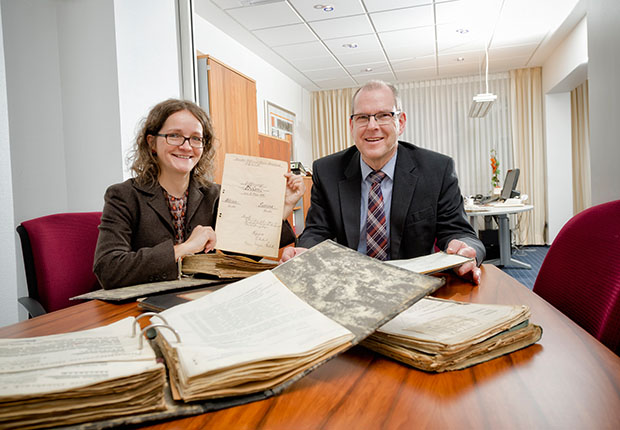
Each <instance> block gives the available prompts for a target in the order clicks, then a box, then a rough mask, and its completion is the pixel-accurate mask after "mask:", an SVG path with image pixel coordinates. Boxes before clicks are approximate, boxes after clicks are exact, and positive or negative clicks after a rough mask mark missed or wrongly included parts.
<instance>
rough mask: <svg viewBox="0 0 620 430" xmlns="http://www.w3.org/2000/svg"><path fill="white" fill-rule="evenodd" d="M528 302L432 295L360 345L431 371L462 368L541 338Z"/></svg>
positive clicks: (540, 332)
mask: <svg viewBox="0 0 620 430" xmlns="http://www.w3.org/2000/svg"><path fill="white" fill-rule="evenodd" d="M529 318H530V310H529V308H528V307H527V306H526V305H494V304H493V305H491V304H478V303H464V302H457V301H452V300H443V299H438V298H434V297H428V298H425V299H422V300H420V301H419V302H417V303H416V304H414V305H413V306H412V307H410V308H409V309H407V310H406V311H405V312H403V313H401V314H400V315H398V316H397V317H396V318H394V319H393V320H391V321H389V322H388V323H387V324H385V325H383V326H382V327H380V328H379V329H378V330H377V331H376V332H375V333H374V334H372V335H371V336H370V337H368V338H367V339H366V340H364V342H362V345H364V346H366V347H367V348H369V349H372V350H373V351H376V352H379V353H381V354H384V355H386V356H388V357H391V358H394V359H396V360H399V361H402V362H403V363H406V364H409V365H410V366H412V367H415V368H418V369H422V370H425V371H428V372H444V371H448V370H458V369H464V368H466V367H469V366H473V365H474V364H478V363H482V362H484V361H488V360H491V359H493V358H496V357H499V356H501V355H504V354H508V353H510V352H513V351H516V350H519V349H521V348H525V347H526V346H529V345H531V344H533V343H535V342H537V341H538V340H539V339H540V338H541V336H542V329H541V328H540V327H539V326H537V325H534V324H531V323H530V322H529Z"/></svg>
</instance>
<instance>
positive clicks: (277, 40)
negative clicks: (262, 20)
mask: <svg viewBox="0 0 620 430" xmlns="http://www.w3.org/2000/svg"><path fill="white" fill-rule="evenodd" d="M253 33H254V35H255V36H256V37H258V38H259V39H260V40H262V41H263V42H265V43H266V44H267V45H269V46H281V45H291V44H293V43H303V42H314V41H316V40H317V39H316V36H315V35H314V33H312V32H311V31H310V30H309V29H308V27H306V25H305V24H293V25H285V26H282V27H272V28H264V29H262V30H254V31H253Z"/></svg>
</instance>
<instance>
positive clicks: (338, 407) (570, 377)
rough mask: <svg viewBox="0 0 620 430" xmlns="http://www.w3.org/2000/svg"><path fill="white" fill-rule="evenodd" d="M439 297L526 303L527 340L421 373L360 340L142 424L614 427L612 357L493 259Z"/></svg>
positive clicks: (616, 375)
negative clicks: (245, 399) (275, 389)
mask: <svg viewBox="0 0 620 430" xmlns="http://www.w3.org/2000/svg"><path fill="white" fill-rule="evenodd" d="M435 295H436V296H438V297H443V298H451V299H455V300H462V301H471V302H479V303H505V304H528V305H529V306H530V307H531V310H532V321H533V322H534V323H536V324H539V325H541V326H542V327H543V330H544V331H543V337H542V339H541V340H540V341H539V342H538V343H537V344H535V345H533V346H531V347H529V348H526V349H523V350H521V351H517V352H514V353H512V354H509V355H507V356H504V357H500V358H498V359H495V360H492V361H489V362H486V363H482V364H479V365H477V366H474V367H471V368H469V369H465V370H461V371H455V372H447V373H443V374H430V373H424V372H421V371H417V370H414V369H411V368H409V367H407V366H404V365H401V364H399V363H397V362H394V361H392V360H389V359H387V358H383V357H382V356H380V355H378V354H375V353H373V352H370V351H368V350H366V349H364V348H362V347H359V346H358V347H354V348H352V349H351V350H349V351H348V352H346V353H344V354H342V355H340V356H339V357H337V358H335V359H333V360H331V361H329V362H328V363H326V364H324V365H323V366H321V367H320V368H319V369H317V370H316V371H314V372H312V373H311V374H310V375H308V376H306V377H305V378H303V379H302V380H300V381H299V382H297V383H295V384H293V385H292V386H291V387H290V388H289V389H288V390H286V391H285V392H284V393H283V394H281V395H279V396H276V397H273V398H270V399H267V400H263V401H260V402H255V403H251V404H248V405H244V406H238V407H234V408H230V409H226V410H222V411H218V412H212V413H207V414H203V415H199V416H196V417H191V418H185V419H180V420H176V421H169V422H163V423H159V424H154V425H152V426H148V427H145V428H149V429H203V428H209V429H211V428H216V429H217V428H226V429H227V428H234V429H296V430H297V429H345V430H356V429H375V428H382V429H384V428H385V429H413V428H415V429H423V428H430V429H511V428H521V429H549V428H555V429H618V428H620V357H618V356H616V355H615V354H613V353H612V352H611V351H609V350H608V349H607V348H605V347H604V346H603V345H602V344H600V343H599V342H598V341H597V340H596V339H594V338H593V337H592V336H590V335H589V334H588V333H586V332H585V331H584V330H582V329H581V328H580V327H579V326H577V325H576V324H574V323H573V322H572V321H571V320H569V319H568V318H566V317H565V316H564V315H562V314H561V313H560V312H558V311H557V310H556V309H555V308H553V307H552V306H551V305H549V304H548V303H547V302H545V301H544V300H542V299H541V298H539V297H538V296H537V295H535V294H534V293H532V292H531V291H530V290H528V289H527V288H526V287H524V286H523V285H521V284H520V283H519V282H517V281H516V280H515V279H513V278H511V277H510V276H508V275H506V274H504V273H503V272H501V271H500V270H499V269H497V268H496V267H495V266H492V265H483V266H482V283H481V285H480V286H479V287H475V286H473V285H471V284H467V283H465V282H463V281H461V280H459V279H456V278H453V277H449V279H448V283H447V285H446V286H444V287H442V288H441V289H440V290H439V291H438V292H437V293H436V294H435ZM137 314H139V310H138V309H137V307H136V305H135V303H130V304H123V305H113V304H107V303H103V302H100V301H93V302H88V303H83V304H80V305H77V306H74V307H71V308H68V309H64V310H62V311H58V312H54V313H52V314H48V315H43V316H41V317H38V318H34V319H32V320H29V321H24V322H21V323H18V324H14V325H12V326H8V327H4V328H0V337H26V336H35V335H45V334H53V333H62V332H68V331H73V330H81V329H86V328H90V327H94V326H98V325H102V324H105V323H110V322H112V321H116V320H118V319H121V318H123V317H126V316H129V315H137Z"/></svg>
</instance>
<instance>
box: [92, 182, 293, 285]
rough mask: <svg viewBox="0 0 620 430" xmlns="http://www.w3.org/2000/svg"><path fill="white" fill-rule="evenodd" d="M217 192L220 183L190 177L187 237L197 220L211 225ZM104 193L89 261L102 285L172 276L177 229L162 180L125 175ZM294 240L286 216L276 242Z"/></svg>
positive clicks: (129, 283)
mask: <svg viewBox="0 0 620 430" xmlns="http://www.w3.org/2000/svg"><path fill="white" fill-rule="evenodd" d="M219 196H220V186H219V185H218V184H210V185H209V186H208V187H205V186H202V185H200V184H198V182H196V181H193V180H192V181H190V185H189V194H188V197H187V212H186V221H185V237H186V238H187V237H189V236H190V234H191V232H192V231H193V229H194V228H195V227H196V226H197V225H202V226H211V227H213V228H215V219H216V216H217V207H218V203H219ZM104 199H105V204H104V207H103V215H102V216H101V225H100V226H99V239H98V241H97V248H96V250H95V262H94V265H93V271H94V272H95V275H96V276H97V278H98V279H99V282H100V283H101V285H102V286H103V288H106V289H111V288H118V287H122V286H127V285H135V284H142V283H146V282H156V281H167V280H173V279H176V278H177V276H178V268H177V263H176V262H175V260H174V235H175V231H174V226H173V224H172V216H171V215H170V210H169V209H168V204H167V202H166V199H165V197H164V194H163V190H162V188H161V186H160V185H159V184H155V185H145V186H142V185H139V184H138V183H137V182H136V181H135V179H128V180H127V181H125V182H122V183H120V184H115V185H112V186H110V187H109V188H108V190H107V191H106V193H105V198H104ZM294 241H295V233H294V232H293V230H292V228H291V226H290V225H289V224H288V222H284V223H283V224H282V235H281V238H280V246H285V245H287V244H289V243H293V242H294Z"/></svg>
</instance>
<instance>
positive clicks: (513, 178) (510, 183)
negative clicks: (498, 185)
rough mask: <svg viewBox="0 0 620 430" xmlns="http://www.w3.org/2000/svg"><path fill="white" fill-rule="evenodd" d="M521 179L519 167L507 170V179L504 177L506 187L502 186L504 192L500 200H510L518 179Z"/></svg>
mask: <svg viewBox="0 0 620 430" xmlns="http://www.w3.org/2000/svg"><path fill="white" fill-rule="evenodd" d="M518 180H519V169H511V170H509V171H508V172H506V179H504V188H502V194H501V195H500V196H499V199H500V200H508V199H509V198H510V196H511V195H512V192H513V191H514V190H515V189H516V188H517V181H518Z"/></svg>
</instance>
